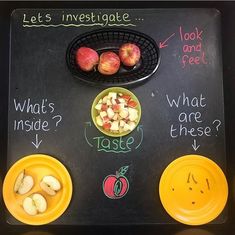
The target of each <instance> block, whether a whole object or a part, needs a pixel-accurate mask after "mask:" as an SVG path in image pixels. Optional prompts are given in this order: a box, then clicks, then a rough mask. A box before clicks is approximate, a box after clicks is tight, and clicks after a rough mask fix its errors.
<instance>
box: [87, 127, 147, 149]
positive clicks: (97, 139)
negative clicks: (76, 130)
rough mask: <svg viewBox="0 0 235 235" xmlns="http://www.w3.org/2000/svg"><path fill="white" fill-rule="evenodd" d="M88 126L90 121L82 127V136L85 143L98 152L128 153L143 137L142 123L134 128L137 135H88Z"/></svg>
mask: <svg viewBox="0 0 235 235" xmlns="http://www.w3.org/2000/svg"><path fill="white" fill-rule="evenodd" d="M90 127H91V122H86V123H85V129H84V137H85V140H86V142H87V144H88V145H89V146H90V147H94V148H96V150H97V151H98V152H107V153H128V152H131V151H133V150H135V149H138V148H139V147H140V146H141V144H142V142H143V138H144V131H143V126H142V125H139V126H138V127H137V128H136V133H138V136H137V137H134V136H131V134H129V135H128V136H124V137H111V138H110V137H108V136H104V135H100V136H94V137H90V136H89V135H88V128H90ZM135 136H136V135H135ZM137 138H138V139H137Z"/></svg>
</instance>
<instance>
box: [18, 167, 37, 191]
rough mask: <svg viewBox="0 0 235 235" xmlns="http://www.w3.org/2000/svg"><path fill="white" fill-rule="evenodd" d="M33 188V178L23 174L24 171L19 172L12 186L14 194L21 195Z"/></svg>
mask: <svg viewBox="0 0 235 235" xmlns="http://www.w3.org/2000/svg"><path fill="white" fill-rule="evenodd" d="M33 186H34V180H33V177H32V176H30V175H26V174H25V170H23V171H22V172H20V174H19V175H18V176H17V178H16V181H15V184H14V192H16V193H18V194H20V195H23V194H26V193H28V192H29V191H30V190H31V189H32V187H33Z"/></svg>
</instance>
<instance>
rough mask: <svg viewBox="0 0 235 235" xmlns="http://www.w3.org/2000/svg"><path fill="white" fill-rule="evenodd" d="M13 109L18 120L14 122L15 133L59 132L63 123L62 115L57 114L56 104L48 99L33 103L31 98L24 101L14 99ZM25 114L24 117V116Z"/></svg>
mask: <svg viewBox="0 0 235 235" xmlns="http://www.w3.org/2000/svg"><path fill="white" fill-rule="evenodd" d="M13 107H14V111H15V112H16V113H19V115H18V116H17V118H15V119H14V120H13V130H14V131H23V132H31V131H43V132H48V131H50V130H57V127H58V126H59V125H60V123H61V121H62V115H60V114H55V113H54V112H55V103H54V102H50V101H49V100H48V99H46V98H45V99H41V100H40V101H39V102H33V101H32V100H31V98H27V99H24V100H22V101H19V100H17V99H16V98H14V99H13ZM23 114H24V115H23Z"/></svg>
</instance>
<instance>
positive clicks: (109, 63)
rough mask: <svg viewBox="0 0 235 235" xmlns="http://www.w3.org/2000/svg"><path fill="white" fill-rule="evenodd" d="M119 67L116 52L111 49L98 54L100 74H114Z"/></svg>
mask: <svg viewBox="0 0 235 235" xmlns="http://www.w3.org/2000/svg"><path fill="white" fill-rule="evenodd" d="M119 67H120V59H119V57H118V55H117V54H115V53H114V52H112V51H107V52H103V53H102V54H101V55H100V61H99V65H98V70H99V72H100V73H101V74H104V75H112V74H115V73H116V72H117V71H118V70H119Z"/></svg>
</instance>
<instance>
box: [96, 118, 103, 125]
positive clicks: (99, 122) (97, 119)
mask: <svg viewBox="0 0 235 235" xmlns="http://www.w3.org/2000/svg"><path fill="white" fill-rule="evenodd" d="M96 123H97V125H98V126H103V121H102V118H101V117H100V116H97V117H96Z"/></svg>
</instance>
